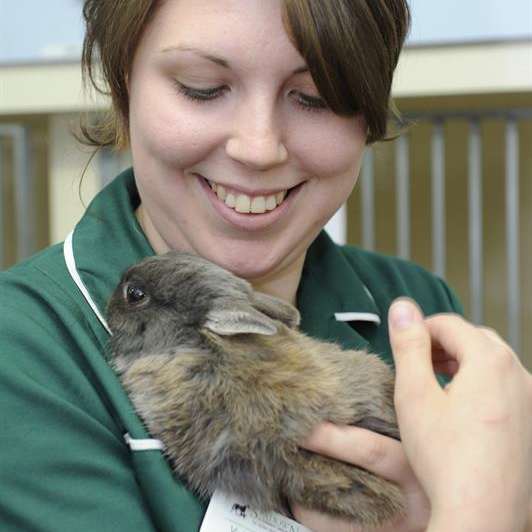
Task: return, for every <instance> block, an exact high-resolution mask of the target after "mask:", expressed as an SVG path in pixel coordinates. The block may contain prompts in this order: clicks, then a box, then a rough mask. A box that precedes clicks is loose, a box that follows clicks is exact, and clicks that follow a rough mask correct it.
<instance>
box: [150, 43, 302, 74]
mask: <svg viewBox="0 0 532 532" xmlns="http://www.w3.org/2000/svg"><path fill="white" fill-rule="evenodd" d="M161 52H162V53H168V52H189V53H192V54H195V55H198V56H199V57H202V58H203V59H207V60H208V61H211V62H213V63H215V64H217V65H219V66H221V67H223V68H230V64H229V61H227V60H226V59H223V58H222V57H218V56H216V55H213V54H210V53H208V52H205V51H204V50H201V49H199V48H195V47H194V46H188V45H184V44H178V45H175V46H167V47H165V48H163V49H162V50H161ZM306 72H308V67H307V66H306V65H303V66H300V67H299V68H296V69H295V70H293V71H292V74H293V75H296V74H304V73H306Z"/></svg>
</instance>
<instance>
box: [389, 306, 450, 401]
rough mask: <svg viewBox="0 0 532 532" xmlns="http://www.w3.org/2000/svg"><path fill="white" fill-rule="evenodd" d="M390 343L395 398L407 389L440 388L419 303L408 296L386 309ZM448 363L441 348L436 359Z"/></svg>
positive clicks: (417, 390)
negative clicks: (439, 354) (440, 352)
mask: <svg viewBox="0 0 532 532" xmlns="http://www.w3.org/2000/svg"><path fill="white" fill-rule="evenodd" d="M388 323H389V331H390V343H391V346H392V352H393V357H394V361H395V367H396V378H395V391H396V398H397V396H401V395H403V394H404V393H406V392H415V393H420V392H422V390H425V389H430V388H431V387H433V388H439V385H438V382H437V380H436V378H435V375H434V368H433V362H432V347H431V338H430V334H429V330H428V329H427V327H426V325H425V322H424V319H423V314H422V313H421V311H420V309H419V307H418V306H417V305H416V304H415V303H414V302H413V301H411V300H409V299H398V300H396V301H394V303H392V305H391V306H390V310H389V312H388ZM438 363H439V364H440V365H441V366H442V367H445V365H446V364H447V363H448V357H446V356H445V355H444V354H443V352H442V356H440V358H439V362H438Z"/></svg>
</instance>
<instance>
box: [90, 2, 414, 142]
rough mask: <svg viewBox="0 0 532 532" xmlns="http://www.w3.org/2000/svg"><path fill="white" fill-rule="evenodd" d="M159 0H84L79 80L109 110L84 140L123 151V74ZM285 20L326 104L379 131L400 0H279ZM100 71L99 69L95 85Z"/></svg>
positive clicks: (403, 7)
mask: <svg viewBox="0 0 532 532" xmlns="http://www.w3.org/2000/svg"><path fill="white" fill-rule="evenodd" d="M161 1H162V0H113V1H109V0H85V4H84V7H83V17H84V19H85V22H86V27H87V30H86V34H85V40H84V43H83V54H82V68H83V74H84V77H85V80H86V81H88V82H90V84H91V85H92V86H93V87H94V88H95V89H96V90H97V91H98V92H100V93H104V94H108V95H110V96H111V101H112V109H111V110H110V111H109V113H108V114H107V115H106V116H104V118H103V120H102V121H101V122H100V123H99V124H98V125H96V126H88V125H86V124H85V125H84V126H83V127H82V132H83V135H84V137H85V141H86V142H87V143H89V144H91V145H93V146H112V147H114V148H115V149H116V150H123V149H126V148H127V147H128V144H129V132H128V129H129V123H128V122H129V121H128V115H129V97H128V93H127V86H126V80H127V76H128V73H129V71H130V69H131V64H132V60H133V55H134V53H135V50H136V47H137V45H138V42H139V40H140V38H141V36H142V33H143V31H144V28H145V27H146V26H147V24H148V22H149V21H150V19H151V17H152V16H153V14H154V12H155V10H156V8H157V7H158V6H159V5H160V3H161ZM284 5H285V25H286V27H287V30H288V32H289V34H290V35H291V38H292V40H293V42H294V45H295V46H296V48H297V49H298V51H299V53H300V54H301V55H302V56H303V58H304V59H305V61H306V63H307V65H308V68H309V71H310V74H311V76H312V78H313V80H314V83H316V87H317V89H318V91H319V93H320V95H321V97H322V98H323V99H324V101H325V102H326V104H327V105H328V107H329V108H330V109H331V110H332V111H333V112H335V113H337V114H340V115H346V116H351V115H355V114H358V113H361V114H362V115H363V116H364V118H365V120H366V124H367V131H368V136H367V142H368V143H371V142H376V141H378V140H382V139H384V138H385V136H386V124H387V118H388V109H389V103H390V92H391V86H392V79H393V72H394V70H395V67H396V65H397V61H398V59H399V53H400V51H401V47H402V45H403V42H404V40H405V37H406V34H407V32H408V28H409V24H410V12H409V8H408V4H407V1H406V0H284ZM100 72H101V74H103V81H104V86H103V87H102V85H101V83H102V80H101V77H100Z"/></svg>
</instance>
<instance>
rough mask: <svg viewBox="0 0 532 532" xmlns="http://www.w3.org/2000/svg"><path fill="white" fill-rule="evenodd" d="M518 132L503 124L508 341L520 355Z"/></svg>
mask: <svg viewBox="0 0 532 532" xmlns="http://www.w3.org/2000/svg"><path fill="white" fill-rule="evenodd" d="M519 261H520V257H519V131H518V123H517V120H516V119H514V118H511V119H509V120H508V121H507V123H506V264H507V270H506V271H507V291H508V341H509V342H510V345H511V346H512V347H513V348H514V350H515V351H516V352H517V353H520V352H521V309H520V297H519V286H520V269H519Z"/></svg>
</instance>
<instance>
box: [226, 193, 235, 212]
mask: <svg viewBox="0 0 532 532" xmlns="http://www.w3.org/2000/svg"><path fill="white" fill-rule="evenodd" d="M225 204H226V205H227V206H228V207H231V208H232V209H234V208H235V205H236V198H235V197H234V196H233V194H231V193H229V194H227V196H226V198H225Z"/></svg>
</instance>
